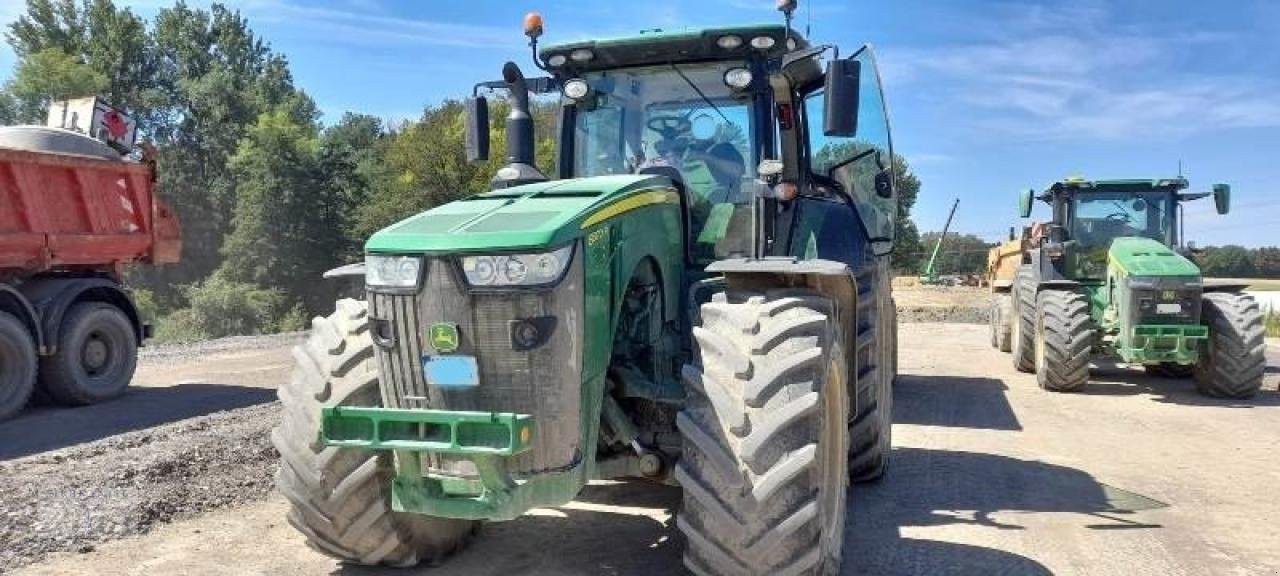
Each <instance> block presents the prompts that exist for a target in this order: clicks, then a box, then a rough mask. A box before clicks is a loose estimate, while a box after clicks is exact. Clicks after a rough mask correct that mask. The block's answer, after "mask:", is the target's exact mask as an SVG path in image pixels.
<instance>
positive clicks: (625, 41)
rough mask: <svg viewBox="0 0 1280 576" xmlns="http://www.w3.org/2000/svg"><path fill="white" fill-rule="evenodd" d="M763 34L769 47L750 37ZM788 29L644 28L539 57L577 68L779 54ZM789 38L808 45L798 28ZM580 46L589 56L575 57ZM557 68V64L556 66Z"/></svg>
mask: <svg viewBox="0 0 1280 576" xmlns="http://www.w3.org/2000/svg"><path fill="white" fill-rule="evenodd" d="M724 36H737V37H738V38H739V39H740V40H741V45H739V46H738V47H736V48H731V49H725V48H721V47H720V46H719V45H717V43H716V41H717V40H718V39H720V38H722V37H724ZM761 36H767V37H769V38H772V39H773V46H772V47H771V48H769V49H767V50H763V51H761V50H757V49H756V48H753V47H752V46H751V40H752V39H753V38H758V37H761ZM786 38H787V29H786V27H785V26H782V25H780V24H755V25H744V26H728V27H724V28H703V29H692V30H691V29H682V30H673V31H665V30H661V29H654V30H645V31H642V32H640V33H639V34H637V35H634V36H622V37H618V38H607V39H601V40H583V41H580V42H569V43H565V44H555V45H551V46H547V47H546V48H543V49H542V50H541V52H540V54H539V58H541V59H542V61H543V62H544V63H547V64H550V60H551V58H552V57H553V56H557V55H563V56H565V63H564V64H563V65H562V66H561V67H562V68H564V69H571V70H573V71H575V72H584V71H590V70H600V69H606V68H623V67H627V66H643V65H646V64H667V63H680V62H696V61H700V60H704V61H705V60H729V59H746V58H748V57H749V56H751V55H753V54H761V53H763V54H765V55H767V56H770V57H777V56H780V55H782V54H783V53H785V52H787V51H788V50H787V46H786V44H787V42H786ZM790 38H791V39H792V40H794V41H795V47H796V48H805V47H808V46H809V43H808V41H806V40H805V39H804V37H802V36H801V35H800V34H799V33H798V32H796V31H795V30H792V31H791V35H790ZM578 50H590V51H591V57H590V59H589V60H585V61H583V60H574V59H573V58H572V54H573V52H574V51H578ZM553 68H555V67H553Z"/></svg>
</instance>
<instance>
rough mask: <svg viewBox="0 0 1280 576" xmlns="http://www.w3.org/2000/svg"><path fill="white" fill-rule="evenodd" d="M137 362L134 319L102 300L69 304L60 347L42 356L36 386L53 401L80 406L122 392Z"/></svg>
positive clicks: (59, 340)
mask: <svg viewBox="0 0 1280 576" xmlns="http://www.w3.org/2000/svg"><path fill="white" fill-rule="evenodd" d="M137 366H138V338H137V336H136V333H135V332H134V329H133V322H131V321H130V320H129V317H128V316H125V315H124V312H121V311H120V309H119V308H116V307H115V306H112V305H111V304H107V303H105V302H83V303H80V304H76V305H74V306H72V307H71V309H70V310H67V314H66V316H64V317H63V318H62V329H61V331H60V332H59V333H58V351H57V353H55V354H53V355H52V356H45V357H43V358H41V359H40V386H41V388H42V389H43V391H44V392H45V393H47V394H48V395H49V397H50V398H52V399H53V400H54V401H57V402H61V403H63V404H72V405H77V406H83V405H86V404H94V403H96V402H101V401H103V400H107V399H110V398H115V397H116V396H119V395H121V394H123V393H124V391H125V389H126V388H128V387H129V381H130V380H132V379H133V371H134V369H136V368H137Z"/></svg>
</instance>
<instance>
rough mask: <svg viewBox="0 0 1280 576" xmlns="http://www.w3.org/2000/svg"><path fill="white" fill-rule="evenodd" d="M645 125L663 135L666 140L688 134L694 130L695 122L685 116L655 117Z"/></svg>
mask: <svg viewBox="0 0 1280 576" xmlns="http://www.w3.org/2000/svg"><path fill="white" fill-rule="evenodd" d="M644 125H645V126H647V127H648V128H649V129H650V130H653V131H654V132H657V133H658V134H661V135H662V138H663V139H665V140H672V139H675V138H676V137H678V136H680V135H681V134H688V133H689V131H690V130H692V129H693V122H691V121H689V119H688V118H685V117H683V116H654V117H652V118H650V119H648V120H647V121H645V123H644Z"/></svg>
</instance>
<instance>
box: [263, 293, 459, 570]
mask: <svg viewBox="0 0 1280 576" xmlns="http://www.w3.org/2000/svg"><path fill="white" fill-rule="evenodd" d="M293 357H294V359H295V360H296V364H295V366H294V370H293V376H292V378H291V379H290V380H289V382H288V383H287V384H285V385H283V386H281V387H280V390H279V396H280V404H281V407H282V408H283V419H282V421H281V423H280V425H279V426H276V428H275V429H274V430H272V431H271V442H272V444H274V445H275V447H276V450H277V451H279V452H280V470H279V471H278V472H277V473H276V487H277V488H278V489H279V491H280V493H281V494H283V495H284V497H285V498H286V499H287V500H289V504H290V505H291V506H290V510H289V517H288V519H289V523H290V524H292V525H293V527H294V528H297V529H298V531H299V532H302V534H303V535H304V536H306V538H307V544H309V545H310V546H311V547H312V548H314V549H316V550H317V551H319V552H321V553H324V554H326V555H329V556H333V557H335V558H338V559H340V560H344V561H347V562H353V563H358V564H385V565H390V566H413V565H415V564H418V563H419V562H422V561H428V562H432V563H435V562H439V561H441V560H443V559H444V558H445V557H446V556H448V555H449V554H450V553H452V552H454V551H455V550H458V549H460V548H461V547H462V546H464V545H465V544H466V542H467V540H468V539H469V538H470V536H471V535H472V534H473V533H474V531H475V528H476V526H477V525H478V523H476V522H472V521H466V520H452V519H444V518H432V517H429V516H420V515H415V514H402V513H398V512H393V511H392V510H391V504H390V500H391V499H390V496H391V495H390V486H391V477H392V475H393V474H394V470H393V465H392V459H391V455H390V454H389V453H383V454H377V453H375V452H370V451H366V450H359V449H353V448H335V447H327V446H323V445H320V444H319V443H318V441H317V438H318V437H319V427H320V409H321V408H322V407H331V406H379V405H381V403H382V402H381V399H380V398H381V396H380V394H379V391H378V371H377V366H376V363H375V362H374V360H373V341H372V339H371V338H370V336H369V318H368V309H367V305H366V304H365V303H364V302H359V301H356V300H351V299H344V300H339V301H338V303H337V310H336V311H335V312H334V313H333V314H332V315H330V316H329V317H327V318H316V319H314V320H312V322H311V334H310V335H309V336H308V337H307V340H306V342H304V343H303V344H301V345H299V346H297V347H295V348H294V349H293Z"/></svg>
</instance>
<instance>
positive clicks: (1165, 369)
mask: <svg viewBox="0 0 1280 576" xmlns="http://www.w3.org/2000/svg"><path fill="white" fill-rule="evenodd" d="M1142 369H1143V370H1146V371H1147V376H1152V377H1155V378H1175V379H1178V378H1189V377H1191V375H1192V373H1194V372H1195V368H1194V367H1191V366H1186V365H1183V364H1176V363H1173V362H1161V363H1159V364H1146V365H1143V367H1142Z"/></svg>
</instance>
